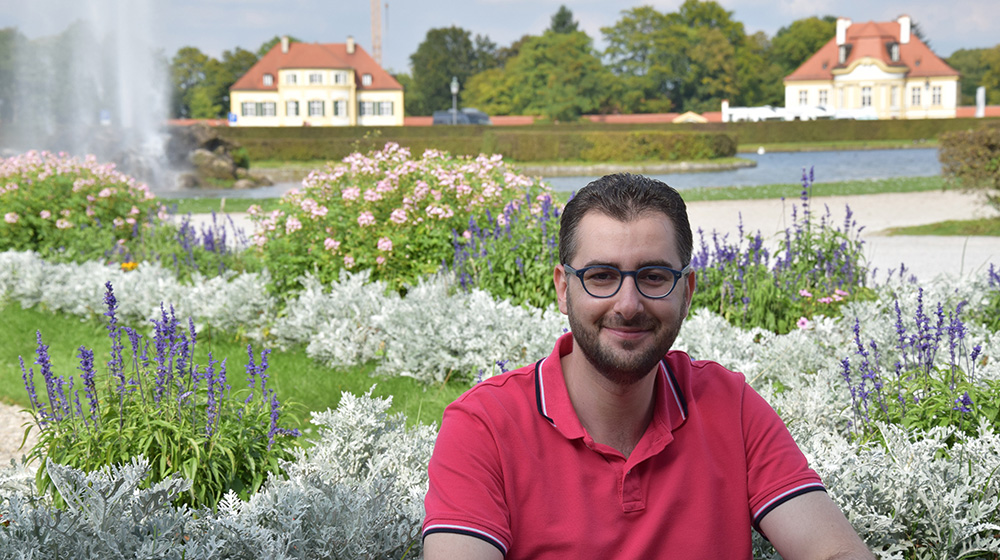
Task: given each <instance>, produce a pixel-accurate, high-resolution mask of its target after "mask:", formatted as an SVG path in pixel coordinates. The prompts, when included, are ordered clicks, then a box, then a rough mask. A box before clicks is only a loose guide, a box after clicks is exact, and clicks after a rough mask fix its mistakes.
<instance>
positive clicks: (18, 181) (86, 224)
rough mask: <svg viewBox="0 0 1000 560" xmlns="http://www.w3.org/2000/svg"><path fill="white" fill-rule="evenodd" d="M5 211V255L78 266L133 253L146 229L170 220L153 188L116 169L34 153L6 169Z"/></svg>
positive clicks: (1, 225)
mask: <svg viewBox="0 0 1000 560" xmlns="http://www.w3.org/2000/svg"><path fill="white" fill-rule="evenodd" d="M0 208H3V213H4V220H3V221H2V222H0V250H6V249H15V250H22V251H23V250H33V251H39V252H42V253H44V254H64V255H66V256H67V258H72V259H75V260H86V259H90V258H99V256H100V255H102V254H103V252H104V251H106V250H109V249H111V248H112V247H115V246H119V247H122V248H123V250H125V251H127V250H128V247H129V246H130V244H131V243H132V242H133V240H134V239H135V238H136V237H137V236H138V233H139V230H140V229H142V228H145V227H148V225H149V224H150V223H157V222H159V221H162V220H164V219H165V218H166V212H165V210H164V207H163V205H161V204H160V203H158V202H157V201H156V200H155V197H153V195H152V193H150V192H149V188H148V187H147V186H146V185H145V184H141V183H138V182H136V180H135V179H133V178H131V177H128V176H126V175H123V174H122V173H120V172H118V171H116V170H115V168H114V165H113V164H106V165H99V164H98V163H97V160H96V159H95V158H94V157H93V156H88V157H87V158H86V159H84V160H82V161H81V160H80V159H78V158H71V157H67V156H65V155H64V154H59V155H56V154H52V153H49V152H34V151H32V152H28V153H26V154H23V155H19V156H15V157H11V158H8V159H5V160H3V162H2V163H0Z"/></svg>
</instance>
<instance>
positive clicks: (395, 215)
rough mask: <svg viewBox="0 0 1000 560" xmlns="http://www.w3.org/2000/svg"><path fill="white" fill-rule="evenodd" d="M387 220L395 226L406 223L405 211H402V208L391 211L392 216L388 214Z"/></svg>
mask: <svg viewBox="0 0 1000 560" xmlns="http://www.w3.org/2000/svg"><path fill="white" fill-rule="evenodd" d="M389 219H390V220H392V221H393V222H394V223H397V224H403V223H406V210H403V209H402V208H396V209H395V210H393V211H392V214H389Z"/></svg>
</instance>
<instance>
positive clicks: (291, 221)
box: [285, 216, 302, 235]
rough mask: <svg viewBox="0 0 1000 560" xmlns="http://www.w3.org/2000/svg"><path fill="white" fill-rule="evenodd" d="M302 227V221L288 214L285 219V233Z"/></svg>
mask: <svg viewBox="0 0 1000 560" xmlns="http://www.w3.org/2000/svg"><path fill="white" fill-rule="evenodd" d="M300 229H302V222H300V221H299V219H298V218H296V217H295V216H289V217H288V219H287V220H285V234H286V235H290V234H291V233H293V232H295V231H298V230H300Z"/></svg>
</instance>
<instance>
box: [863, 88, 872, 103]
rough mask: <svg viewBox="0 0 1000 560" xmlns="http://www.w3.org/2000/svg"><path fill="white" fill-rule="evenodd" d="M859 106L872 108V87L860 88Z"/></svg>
mask: <svg viewBox="0 0 1000 560" xmlns="http://www.w3.org/2000/svg"><path fill="white" fill-rule="evenodd" d="M861 106H862V107H871V106H872V87H871V86H864V87H862V88H861Z"/></svg>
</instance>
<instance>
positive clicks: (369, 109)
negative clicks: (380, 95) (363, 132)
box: [358, 101, 375, 117]
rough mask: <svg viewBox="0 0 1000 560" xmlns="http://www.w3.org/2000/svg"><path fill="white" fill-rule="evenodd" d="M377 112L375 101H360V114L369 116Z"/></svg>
mask: <svg viewBox="0 0 1000 560" xmlns="http://www.w3.org/2000/svg"><path fill="white" fill-rule="evenodd" d="M374 114H375V102H374V101H358V116H359V117H368V116H372V115H374Z"/></svg>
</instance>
